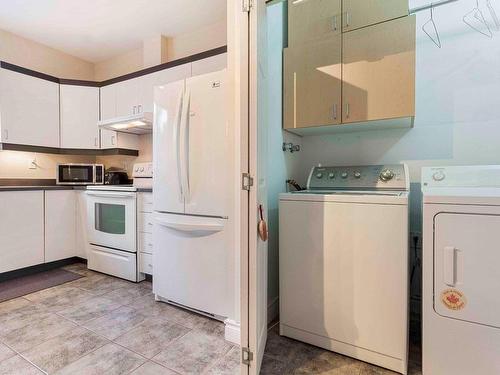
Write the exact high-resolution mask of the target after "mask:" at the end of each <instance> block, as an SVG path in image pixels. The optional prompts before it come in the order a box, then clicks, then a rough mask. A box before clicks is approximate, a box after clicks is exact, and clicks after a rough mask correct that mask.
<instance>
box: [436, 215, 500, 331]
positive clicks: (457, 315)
mask: <svg viewBox="0 0 500 375" xmlns="http://www.w3.org/2000/svg"><path fill="white" fill-rule="evenodd" d="M499 236H500V216H498V215H480V214H461V213H440V214H438V215H436V216H435V218H434V262H435V263H434V309H435V311H436V312H437V313H438V314H440V315H442V316H445V317H450V318H454V319H460V320H464V321H468V322H472V323H477V324H482V325H488V326H492V327H500V298H499V294H498V285H499V283H500V242H499Z"/></svg>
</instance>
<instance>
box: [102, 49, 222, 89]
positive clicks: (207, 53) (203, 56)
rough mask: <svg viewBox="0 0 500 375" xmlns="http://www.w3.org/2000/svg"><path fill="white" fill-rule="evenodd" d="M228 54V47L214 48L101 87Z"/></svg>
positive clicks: (106, 83) (126, 75)
mask: <svg viewBox="0 0 500 375" xmlns="http://www.w3.org/2000/svg"><path fill="white" fill-rule="evenodd" d="M226 52H227V46H222V47H217V48H214V49H211V50H208V51H204V52H200V53H197V54H195V55H191V56H187V57H183V58H181V59H177V60H173V61H169V62H166V63H163V64H160V65H156V66H152V67H150V68H146V69H142V70H138V71H137V72H133V73H129V74H125V75H123V76H120V77H116V78H111V79H108V80H106V81H102V82H100V85H101V87H102V86H108V85H111V84H113V83H118V82H122V81H126V80H128V79H132V78H137V77H141V76H144V75H146V74H151V73H155V72H159V71H160V70H165V69H168V68H173V67H175V66H178V65H182V64H187V63H190V62H193V61H198V60H203V59H206V58H208V57H212V56H216V55H221V54H223V53H226Z"/></svg>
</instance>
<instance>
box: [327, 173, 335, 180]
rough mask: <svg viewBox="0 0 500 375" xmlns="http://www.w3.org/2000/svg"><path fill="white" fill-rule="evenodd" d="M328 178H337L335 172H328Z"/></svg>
mask: <svg viewBox="0 0 500 375" xmlns="http://www.w3.org/2000/svg"><path fill="white" fill-rule="evenodd" d="M328 178H329V179H330V180H333V179H334V178H335V173H333V172H330V173H329V174H328Z"/></svg>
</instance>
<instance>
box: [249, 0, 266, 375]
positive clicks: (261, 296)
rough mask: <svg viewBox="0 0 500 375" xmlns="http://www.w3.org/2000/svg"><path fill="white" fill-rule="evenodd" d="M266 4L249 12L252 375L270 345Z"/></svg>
mask: <svg viewBox="0 0 500 375" xmlns="http://www.w3.org/2000/svg"><path fill="white" fill-rule="evenodd" d="M266 29H267V27H266V4H265V0H257V1H254V2H253V7H252V10H251V12H250V25H249V30H250V37H249V40H250V54H249V69H250V72H249V77H250V78H249V79H250V82H249V90H250V94H249V95H250V97H249V171H250V175H251V176H253V178H254V186H253V187H252V188H251V189H250V199H249V229H248V231H249V232H248V233H249V234H248V235H249V237H248V239H249V254H248V255H249V257H248V262H249V271H248V272H249V275H248V276H249V278H248V280H249V281H248V282H249V292H248V294H249V314H248V318H249V335H248V338H249V348H250V350H251V351H252V352H253V361H251V362H250V366H249V373H250V374H252V375H253V374H258V373H259V372H260V367H261V365H262V360H263V357H264V350H265V348H266V341H267V242H265V241H263V240H262V239H260V238H259V236H258V232H257V226H258V222H259V206H260V205H262V207H263V213H264V219H267V181H266V176H267V170H266V165H267V123H266V119H267V109H266V102H267V100H266V87H267V84H266V74H267V63H266V62H267V56H266V46H267V33H266Z"/></svg>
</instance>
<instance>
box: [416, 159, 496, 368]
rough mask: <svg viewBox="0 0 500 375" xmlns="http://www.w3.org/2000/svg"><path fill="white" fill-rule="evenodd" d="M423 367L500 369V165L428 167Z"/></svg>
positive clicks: (424, 182) (425, 173) (424, 189)
mask: <svg viewBox="0 0 500 375" xmlns="http://www.w3.org/2000/svg"><path fill="white" fill-rule="evenodd" d="M422 192H423V225H424V226H423V235H424V237H423V245H424V247H423V322H422V328H423V352H422V353H423V373H424V375H471V374H473V375H493V374H500V166H468V167H444V168H424V169H423V170H422Z"/></svg>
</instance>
